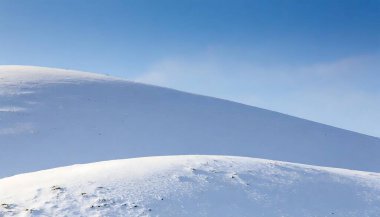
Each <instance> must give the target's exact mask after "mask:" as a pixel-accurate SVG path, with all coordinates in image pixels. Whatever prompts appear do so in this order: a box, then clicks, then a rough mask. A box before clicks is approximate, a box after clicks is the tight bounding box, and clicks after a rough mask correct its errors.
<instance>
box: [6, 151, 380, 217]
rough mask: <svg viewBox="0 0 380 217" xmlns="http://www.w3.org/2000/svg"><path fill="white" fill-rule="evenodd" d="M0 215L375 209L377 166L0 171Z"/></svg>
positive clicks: (208, 160) (258, 163)
mask: <svg viewBox="0 0 380 217" xmlns="http://www.w3.org/2000/svg"><path fill="white" fill-rule="evenodd" d="M0 203H1V206H0V216H4V217H8V216H56V217H59V216H110V217H111V216H131V217H133V216H165V217H167V216H210V217H213V216H215V217H216V216H218V217H223V216H240V217H244V216H247V217H251V216H256V217H279V216H283V217H296V216H302V217H326V216H337V217H338V216H339V217H376V216H380V174H379V173H370V172H360V171H353V170H345V169H333V168H326V167H316V166H308V165H301V164H293V163H286V162H280V161H272V160H262V159H255V158H247V157H229V156H166V157H146V158H135V159H126V160H114V161H105V162H98V163H92V164H84V165H74V166H68V167H62V168H56V169H50V170H44V171H39V172H33V173H26V174H21V175H16V176H13V177H8V178H3V179H0Z"/></svg>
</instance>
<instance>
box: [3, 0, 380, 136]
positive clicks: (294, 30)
mask: <svg viewBox="0 0 380 217" xmlns="http://www.w3.org/2000/svg"><path fill="white" fill-rule="evenodd" d="M0 64H2V65H4V64H5V65H14V64H15V65H37V66H47V67H58V68H68V69H77V70H83V71H91V72H100V73H107V74H110V75H115V76H119V77H124V78H127V79H130V80H135V81H141V82H145V83H151V84H157V85H161V86H166V87H171V88H175V89H179V90H184V91H188V92H193V93H199V94H204V95H210V96H215V97H219V98H224V99H229V100H233V101H237V102H242V103H245V104H249V105H253V106H258V107H262V108H266V109H270V110H274V111H279V112H282V113H286V114H290V115H293V116H298V117H302V118H306V119H309V120H314V121H317V122H321V123H325V124H329V125H333V126H337V127H341V128H345V129H349V130H353V131H357V132H361V133H365V134H369V135H373V136H377V137H380V0H372V1H371V0H370V1H368V0H356V1H351V0H298V1H290V0H277V1H276V0H262V1H261V0H260V1H255V0H251V1H240V0H231V1H221V0H215V1H210V0H203V1H200V0H199V1H198V0H187V1H185V0H184V1H178V0H173V1H166V0H161V1H156V0H151V1H146V0H134V1H127V0H124V1H115V0H102V1H99V0H61V1H58V0H0Z"/></svg>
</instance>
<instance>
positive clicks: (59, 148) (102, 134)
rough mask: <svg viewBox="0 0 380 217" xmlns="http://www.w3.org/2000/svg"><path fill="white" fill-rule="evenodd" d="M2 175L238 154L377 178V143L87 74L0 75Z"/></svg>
mask: <svg viewBox="0 0 380 217" xmlns="http://www.w3.org/2000/svg"><path fill="white" fill-rule="evenodd" d="M0 149H1V151H0V165H1V170H0V177H5V176H10V175H14V174H19V173H22V172H30V171H36V170H40V169H47V168H52V167H57V166H67V165H71V164H76V163H87V162H95V161H100V160H111V159H120V158H123V159H124V158H128V157H141V156H153V155H180V154H213V155H214V154H217V155H238V156H249V157H257V158H266V159H272V160H282V161H289V162H295V163H304V164H313V165H320V166H330V167H340V168H347V169H355V170H364V171H373V172H379V171H380V139H379V138H375V137H370V136H366V135H362V134H358V133H354V132H350V131H346V130H342V129H338V128H334V127H330V126H326V125H323V124H319V123H315V122H311V121H307V120H303V119H299V118H295V117H291V116H287V115H284V114H280V113H276V112H272V111H268V110H264V109H260V108H256V107H252V106H247V105H243V104H239V103H234V102H230V101H226V100H221V99H216V98H211V97H205V96H199V95H194V94H189V93H184V92H180V91H176V90H172V89H167V88H161V87H156V86H150V85H144V84H139V83H134V82H128V81H125V80H122V79H118V78H113V77H110V76H105V75H97V74H92V73H84V72H76V71H68V70H61V69H50V68H42V67H26V66H2V67H0Z"/></svg>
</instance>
